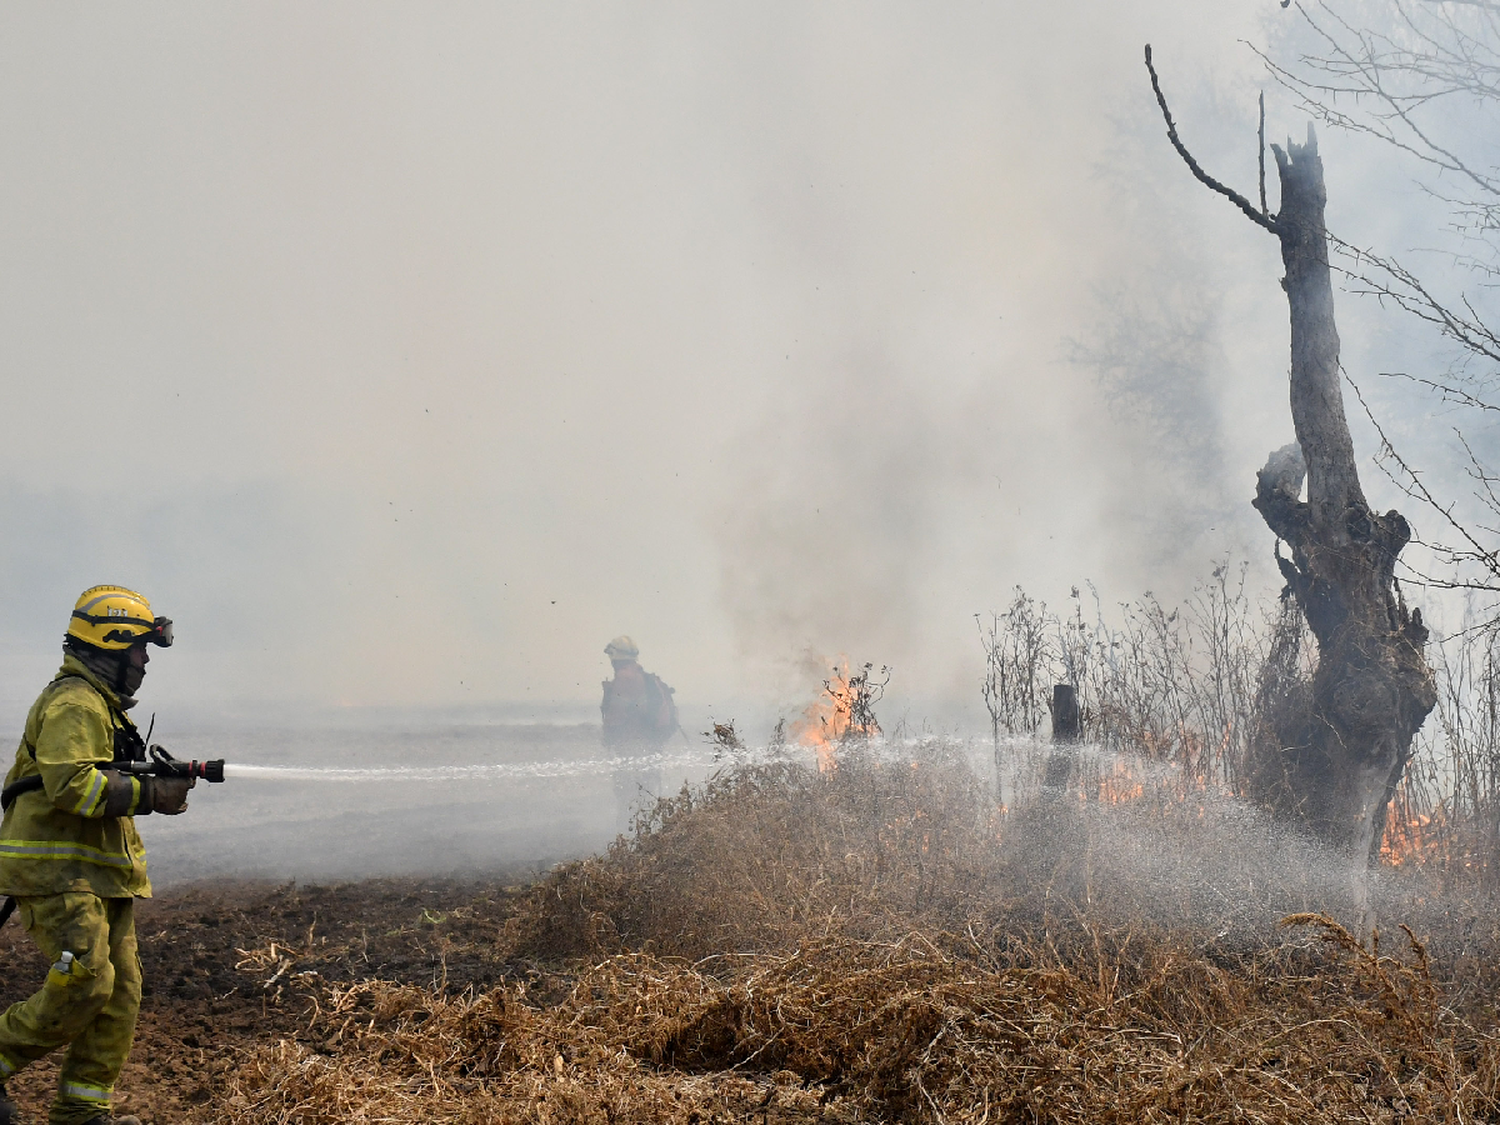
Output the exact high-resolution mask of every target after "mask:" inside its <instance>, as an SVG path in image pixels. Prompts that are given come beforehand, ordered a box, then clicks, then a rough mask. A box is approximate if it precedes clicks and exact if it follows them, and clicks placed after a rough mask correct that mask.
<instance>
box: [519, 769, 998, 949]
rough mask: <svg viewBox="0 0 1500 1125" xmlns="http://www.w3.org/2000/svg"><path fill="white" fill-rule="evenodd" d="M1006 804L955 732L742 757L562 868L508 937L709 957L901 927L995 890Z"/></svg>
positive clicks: (535, 943)
mask: <svg viewBox="0 0 1500 1125" xmlns="http://www.w3.org/2000/svg"><path fill="white" fill-rule="evenodd" d="M998 816H999V813H998V811H997V810H996V809H995V808H994V807H993V802H992V801H991V800H990V799H989V796H988V793H987V790H986V787H985V786H984V784H983V783H981V782H980V781H979V780H978V779H977V778H976V777H975V776H974V775H973V773H972V772H971V771H970V770H969V769H968V767H967V764H966V763H965V762H963V761H962V759H961V757H960V756H959V755H958V752H957V751H956V750H955V749H953V748H952V747H951V746H947V745H946V744H943V743H937V742H934V743H932V744H930V745H929V747H928V748H927V750H926V751H925V752H921V753H918V754H916V755H913V756H912V758H910V759H905V760H885V761H883V760H881V759H880V758H878V757H877V756H875V755H874V754H867V753H848V754H846V755H845V756H844V757H843V758H841V759H840V761H839V764H838V767H837V768H836V769H833V770H829V771H826V772H817V771H811V770H806V769H803V768H801V767H797V766H793V765H789V764H785V763H782V764H774V765H767V766H753V767H744V768H737V769H733V770H729V771H726V772H723V773H721V774H719V775H718V776H716V777H715V778H713V779H711V780H710V781H709V782H708V783H707V784H706V785H705V786H704V787H703V789H702V790H701V791H698V792H688V791H684V792H682V793H680V794H679V795H677V796H676V797H673V798H670V799H666V800H663V801H661V802H660V803H658V805H657V806H656V808H655V809H654V810H652V811H651V812H650V813H649V814H648V815H647V817H646V818H645V819H644V820H643V821H642V822H641V823H640V824H639V825H638V828H637V831H636V834H635V835H634V837H632V838H630V839H628V840H625V841H622V842H619V843H617V844H616V845H615V846H614V847H612V848H611V849H610V851H609V852H608V853H607V854H606V855H604V856H600V857H595V858H591V859H586V860H582V861H579V862H576V863H572V864H568V865H566V866H564V867H562V868H561V869H559V870H557V871H555V872H553V873H552V874H551V875H550V876H549V877H548V878H547V879H545V880H543V881H542V882H541V883H540V884H539V885H538V886H537V888H536V890H535V892H534V893H533V895H532V896H531V898H530V899H529V900H528V901H527V902H526V903H524V904H523V905H522V907H521V908H520V910H519V911H518V913H517V916H516V918H515V919H514V921H513V922H512V925H511V932H510V935H509V937H510V940H512V941H513V942H514V943H515V945H516V948H517V950H518V952H520V953H521V954H523V955H526V956H530V957H536V958H541V959H550V960H556V959H558V958H566V957H582V956H599V955H602V954H609V953H615V952H619V951H621V950H624V949H634V948H647V949H650V950H652V951H653V952H655V953H657V954H661V955H672V956H680V957H686V958H688V959H690V960H694V961H697V960H700V959H702V958H705V957H710V956H713V955H714V954H717V953H722V952H725V951H739V952H750V951H763V950H775V949H787V948H791V947H792V946H794V945H795V944H796V943H797V942H798V941H801V940H803V939H804V938H806V937H807V935H808V934H810V933H814V934H822V933H848V934H852V935H856V936H876V935H882V934H888V933H891V932H903V931H904V930H906V929H908V928H910V926H911V924H912V922H913V920H914V919H917V918H920V917H923V916H933V917H948V918H951V917H955V916H962V915H963V914H964V913H965V912H966V911H967V909H968V908H973V909H978V907H979V905H980V904H981V903H982V902H983V901H986V900H987V899H988V897H989V894H990V888H989V886H988V882H989V875H988V872H989V871H991V870H992V869H993V867H994V864H995V861H996V858H997V848H998V834H999V824H998V820H997V817H998Z"/></svg>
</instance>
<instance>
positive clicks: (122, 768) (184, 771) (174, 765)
mask: <svg viewBox="0 0 1500 1125" xmlns="http://www.w3.org/2000/svg"><path fill="white" fill-rule="evenodd" d="M148 753H149V755H150V758H149V760H147V761H140V762H111V763H110V764H109V766H108V767H106V768H108V769H112V770H114V771H116V772H117V773H123V774H131V775H133V776H135V777H174V778H186V779H188V780H195V779H197V778H202V779H203V780H204V781H208V782H214V783H217V782H221V781H223V780H224V759H223V758H215V759H214V760H213V761H210V762H200V761H198V760H197V759H195V758H193V759H188V760H187V761H183V760H182V759H181V758H174V757H172V755H171V754H169V753H167V751H166V750H165V749H163V748H162V747H160V746H153V747H151V749H150V750H149V751H148ZM42 787H43V785H42V778H41V775H40V774H33V775H32V776H31V777H23V778H21V780H20V781H15V782H12V783H11V784H10V785H7V786H6V787H5V788H4V789H3V790H0V812H3V811H5V810H7V809H9V808H10V806H11V802H13V801H14V800H15V799H16V798H17V797H19V796H20V795H21V794H23V793H34V792H36V791H37V790H38V789H41V788H42ZM15 908H16V900H15V899H14V898H10V897H7V898H6V900H5V904H4V905H3V906H0V926H3V925H5V923H6V922H7V921H8V920H9V919H10V915H11V912H12V911H13V910H15Z"/></svg>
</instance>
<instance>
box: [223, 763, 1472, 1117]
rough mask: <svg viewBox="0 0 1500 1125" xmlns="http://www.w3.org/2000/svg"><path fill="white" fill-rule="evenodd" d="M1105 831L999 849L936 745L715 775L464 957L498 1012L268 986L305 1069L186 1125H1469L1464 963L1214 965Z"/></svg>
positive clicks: (421, 996)
mask: <svg viewBox="0 0 1500 1125" xmlns="http://www.w3.org/2000/svg"><path fill="white" fill-rule="evenodd" d="M1096 804H1097V802H1096ZM1137 805H1138V806H1140V807H1139V808H1136V807H1135V806H1137ZM1118 808H1119V816H1117V815H1116V813H1115V812H1114V811H1113V810H1112V809H1111V808H1110V807H1109V806H1101V807H1100V809H1099V810H1098V811H1097V814H1096V815H1093V816H1092V817H1091V816H1090V815H1087V814H1086V813H1085V812H1080V811H1079V810H1078V807H1077V806H1075V804H1074V803H1072V801H1071V799H1064V800H1061V801H1059V800H1058V799H1057V798H1056V797H1055V796H1054V797H1052V798H1050V799H1045V800H1044V799H1043V798H1042V797H1041V796H1039V795H1038V796H1036V797H1035V798H1034V800H1033V801H1031V802H1030V803H1029V804H1028V805H1027V811H1026V812H1025V814H1024V815H1023V814H1020V813H1010V814H1008V815H1001V814H1000V813H999V812H998V810H997V809H996V807H995V805H994V802H993V800H992V799H990V798H989V797H988V795H987V785H985V784H981V783H980V782H979V781H978V780H977V779H976V778H975V777H974V775H973V774H972V773H971V772H970V771H969V769H968V768H967V766H966V764H965V762H964V760H963V759H962V757H961V756H960V755H959V754H957V753H956V752H955V750H954V748H953V747H950V746H945V745H944V744H942V743H931V744H928V745H926V746H923V747H916V748H912V749H910V750H909V752H908V753H907V754H906V755H905V756H904V757H898V758H895V759H886V760H881V759H880V758H878V757H877V756H876V755H875V754H874V753H870V754H866V755H860V756H854V757H846V758H845V760H844V761H843V762H842V763H841V765H840V766H839V768H838V769H836V770H834V771H832V772H831V773H819V772H817V771H816V770H813V769H810V768H800V767H796V766H792V765H775V766H765V767H755V768H749V767H747V768H740V769H735V770H731V771H728V772H726V773H725V774H724V775H722V776H720V777H719V778H717V779H715V780H714V781H713V782H711V783H710V784H709V785H708V786H706V787H705V788H704V789H703V790H702V791H701V792H697V793H691V794H688V793H685V794H682V795H680V796H679V797H677V798H674V799H672V800H670V801H666V802H663V803H662V804H661V805H660V806H659V807H658V808H657V809H656V810H654V811H653V812H652V813H651V814H650V815H649V816H647V817H646V818H645V819H644V820H643V822H642V823H641V824H639V826H638V830H637V832H636V833H635V835H634V836H633V837H632V838H631V839H629V840H622V841H620V842H619V843H618V844H617V845H616V846H615V847H614V848H613V849H612V850H611V851H610V852H609V853H608V854H606V855H603V856H599V857H596V858H593V859H590V860H587V861H583V862H580V863H576V864H571V865H568V866H567V867H565V868H562V869H560V870H558V871H556V872H554V873H553V874H552V875H551V876H550V877H549V878H548V879H546V880H545V881H543V882H542V883H541V884H539V885H538V886H537V887H536V888H535V890H534V891H533V892H532V894H531V896H530V898H529V899H527V900H525V901H524V902H523V904H522V906H521V909H520V910H519V912H518V913H517V914H516V915H515V916H514V917H513V918H512V920H511V922H510V923H509V924H508V925H507V927H506V929H505V930H504V932H503V933H499V934H496V935H495V941H496V943H497V944H498V945H499V946H501V947H503V949H504V954H505V956H507V957H509V958H512V959H513V960H514V963H515V964H516V965H517V966H519V967H520V968H518V970H517V972H516V973H515V974H514V976H513V979H512V981H511V982H510V983H507V984H505V985H502V986H500V987H498V988H494V989H491V990H488V991H482V992H476V991H473V990H470V991H465V992H463V993H461V994H458V995H452V994H447V993H445V992H444V991H443V990H441V989H433V990H423V989H416V988H411V987H406V986H400V985H396V984H392V983H388V982H381V981H378V980H371V981H364V982H360V983H357V984H354V985H353V986H338V987H335V986H328V985H323V984H320V983H318V981H317V980H316V978H315V977H309V978H306V979H303V980H301V981H300V982H299V985H298V987H301V988H303V989H304V990H305V993H306V995H307V998H308V1002H309V1010H308V1026H309V1032H308V1035H306V1036H304V1037H303V1039H302V1040H301V1041H298V1042H293V1041H290V1040H288V1041H283V1042H281V1043H279V1044H277V1045H274V1046H270V1047H268V1048H266V1049H265V1050H263V1051H261V1052H259V1053H258V1054H256V1055H255V1056H253V1057H251V1058H249V1059H247V1060H246V1061H245V1062H244V1064H243V1065H242V1066H241V1067H240V1068H239V1069H238V1071H236V1072H235V1073H234V1075H233V1076H232V1080H231V1082H230V1084H229V1087H228V1089H227V1090H226V1091H225V1093H224V1096H223V1098H222V1099H219V1100H217V1101H216V1102H215V1103H214V1104H213V1105H211V1106H209V1107H207V1108H206V1109H205V1112H204V1120H210V1119H212V1120H229V1121H233V1122H236V1123H243V1125H248V1123H251V1122H305V1123H312V1122H336V1121H337V1122H343V1121H444V1122H449V1121H451V1122H509V1121H517V1122H520V1121H526V1122H600V1123H603V1122H647V1121H650V1122H659V1121H662V1122H683V1123H684V1125H697V1123H700V1122H709V1121H715V1120H719V1121H752V1120H753V1121H760V1122H767V1123H768V1122H771V1121H783V1122H790V1121H823V1120H826V1121H830V1122H832V1121H856V1120H870V1121H875V1120H879V1121H922V1122H927V1121H932V1122H942V1121H953V1122H974V1123H979V1122H985V1123H988V1122H1012V1121H1013V1122H1122V1123H1123V1122H1155V1121H1161V1122H1182V1121H1206V1122H1220V1121H1222V1122H1293V1121H1297V1122H1302V1121H1307V1122H1335V1121H1340V1122H1342V1121H1350V1120H1354V1121H1375V1122H1384V1121H1389V1122H1396V1121H1452V1122H1461V1121H1462V1122H1470V1121H1480V1120H1491V1119H1494V1118H1495V1117H1496V1116H1500V1094H1497V1076H1500V1043H1497V1041H1496V1039H1495V1038H1494V1037H1493V1036H1492V1035H1491V1034H1490V1033H1489V1031H1488V1028H1487V1027H1486V1028H1485V1029H1484V1030H1482V1031H1481V1030H1476V1027H1475V1026H1474V1024H1475V1023H1476V1022H1482V1021H1483V1020H1484V1019H1485V1018H1487V1014H1486V1007H1485V1006H1486V1004H1487V1003H1488V996H1489V995H1490V994H1491V993H1492V991H1493V990H1492V989H1491V988H1490V986H1489V985H1488V984H1487V983H1481V985H1480V986H1479V987H1478V988H1477V989H1476V988H1474V987H1472V985H1473V982H1474V980H1476V979H1481V978H1478V977H1477V976H1476V974H1474V973H1472V972H1471V971H1470V968H1468V967H1466V966H1472V965H1475V964H1483V965H1488V964H1493V963H1494V962H1495V960H1496V958H1494V956H1493V954H1494V952H1495V951H1496V949H1500V942H1496V941H1495V940H1494V938H1493V936H1492V935H1491V936H1490V937H1488V938H1486V939H1485V940H1484V941H1480V942H1478V943H1477V944H1475V943H1474V942H1472V941H1471V943H1470V945H1469V947H1467V952H1466V954H1465V956H1466V957H1467V958H1468V960H1467V961H1464V962H1462V963H1460V961H1458V960H1456V959H1449V960H1447V961H1443V960H1442V959H1441V958H1439V957H1433V956H1429V953H1428V951H1427V949H1426V947H1424V945H1423V944H1422V943H1421V942H1420V941H1418V940H1417V939H1416V938H1415V937H1413V936H1411V935H1407V936H1406V939H1405V940H1403V941H1402V942H1400V943H1399V946H1400V948H1399V949H1398V950H1397V951H1396V952H1394V953H1393V952H1390V951H1388V950H1384V951H1383V950H1381V949H1380V948H1379V947H1378V946H1377V947H1376V948H1374V949H1366V948H1364V947H1362V946H1361V945H1360V943H1359V942H1358V941H1356V940H1355V939H1354V938H1353V937H1352V936H1350V935H1349V934H1348V933H1347V932H1346V931H1345V930H1343V929H1342V928H1341V927H1340V926H1339V925H1338V924H1337V923H1335V922H1334V921H1332V920H1331V919H1329V918H1327V917H1325V916H1322V915H1320V914H1315V913H1308V912H1304V913H1300V914H1297V915H1294V916H1292V917H1290V918H1288V919H1287V920H1286V921H1287V924H1286V926H1285V927H1284V928H1282V929H1280V930H1277V929H1275V920H1276V915H1271V916H1269V917H1268V918H1267V919H1266V922H1267V923H1268V924H1267V925H1266V926H1265V927H1263V928H1262V930H1260V931H1258V932H1257V934H1255V935H1251V936H1249V937H1247V936H1245V935H1240V936H1238V937H1237V938H1231V939H1230V940H1225V939H1224V936H1223V933H1222V932H1220V931H1218V930H1216V929H1215V928H1214V926H1205V925H1203V924H1201V921H1200V920H1199V914H1200V912H1199V911H1198V909H1197V907H1196V906H1195V905H1194V903H1193V902H1192V901H1191V900H1184V901H1182V902H1178V903H1173V904H1167V905H1166V906H1163V904H1160V903H1153V902H1150V901H1147V900H1148V899H1149V898H1150V897H1151V896H1152V895H1154V894H1155V892H1154V891H1153V890H1152V889H1151V887H1150V885H1149V884H1148V883H1144V882H1140V881H1132V880H1135V879H1136V876H1135V875H1133V874H1132V868H1131V866H1130V865H1129V864H1122V863H1119V862H1115V860H1114V859H1112V853H1113V851H1114V850H1115V846H1116V844H1117V843H1118V840H1119V839H1120V838H1121V837H1120V836H1119V834H1118V833H1119V831H1122V829H1120V825H1119V824H1117V823H1116V821H1119V822H1120V823H1134V822H1133V821H1131V820H1130V817H1132V816H1134V817H1137V819H1139V817H1140V815H1141V812H1142V809H1144V810H1145V814H1144V815H1145V819H1146V820H1148V821H1150V822H1151V823H1161V822H1162V818H1163V816H1164V815H1165V813H1164V807H1163V808H1158V807H1156V806H1154V805H1152V804H1151V802H1149V801H1146V802H1144V803H1143V802H1141V801H1139V800H1137V801H1136V802H1134V803H1133V804H1122V805H1121V806H1118ZM1127 814H1128V815H1127ZM1203 815H1204V814H1203V811H1202V809H1198V810H1197V811H1195V812H1192V813H1191V814H1190V815H1184V816H1183V817H1182V818H1180V821H1169V822H1168V823H1169V824H1170V831H1171V832H1172V833H1174V834H1182V833H1188V834H1190V833H1191V832H1192V831H1194V829H1193V828H1192V827H1191V825H1192V824H1200V823H1202V820H1203ZM1121 817H1123V818H1124V819H1123V820H1121V819H1120V818H1121ZM1111 825H1114V829H1110V826H1111ZM1253 827H1254V825H1253V824H1252V828H1253ZM1112 830H1113V831H1115V832H1116V834H1115V835H1113V836H1112V835H1110V831H1112ZM1059 841H1062V842H1063V845H1064V846H1062V847H1061V848H1060V847H1059ZM1191 844H1192V841H1191V838H1190V837H1189V839H1188V850H1189V851H1191V850H1192V849H1191ZM1059 850H1061V851H1063V852H1072V853H1076V854H1074V857H1073V860H1072V861H1071V862H1070V863H1062V862H1059V861H1058V852H1059ZM1147 850H1148V851H1150V850H1152V849H1151V848H1148V849H1147ZM1216 924H1217V923H1215V925H1216ZM245 961H246V964H247V965H260V964H263V965H264V966H266V967H269V966H271V965H272V964H273V962H275V963H277V964H279V961H275V959H274V958H273V957H271V955H270V951H264V955H263V956H257V955H256V953H255V951H251V952H250V953H249V954H247V955H246V957H245ZM523 969H524V971H523ZM264 972H265V970H264V969H263V970H262V974H263V975H264ZM1466 977H1467V980H1468V983H1469V984H1470V986H1471V987H1470V989H1469V991H1467V992H1465V991H1462V990H1461V989H1460V988H1459V987H1458V986H1457V984H1456V983H1455V982H1457V981H1459V980H1461V979H1465V978H1466Z"/></svg>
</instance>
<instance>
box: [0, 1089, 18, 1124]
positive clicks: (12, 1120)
mask: <svg viewBox="0 0 1500 1125" xmlns="http://www.w3.org/2000/svg"><path fill="white" fill-rule="evenodd" d="M20 1120H21V1111H20V1110H19V1109H17V1108H16V1103H15V1102H13V1101H11V1100H10V1099H9V1098H8V1097H6V1096H5V1087H4V1086H0V1125H17V1123H18V1122H19V1121H20Z"/></svg>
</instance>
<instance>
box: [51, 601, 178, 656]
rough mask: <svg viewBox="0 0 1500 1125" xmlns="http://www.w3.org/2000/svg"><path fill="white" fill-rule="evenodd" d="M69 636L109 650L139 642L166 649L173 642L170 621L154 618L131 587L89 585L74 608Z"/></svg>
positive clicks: (147, 606) (144, 602)
mask: <svg viewBox="0 0 1500 1125" xmlns="http://www.w3.org/2000/svg"><path fill="white" fill-rule="evenodd" d="M68 636H70V637H72V638H73V639H74V640H77V641H82V642H83V643H84V644H86V645H93V646H94V647H95V648H100V649H105V650H107V651H112V652H118V651H120V650H122V649H127V648H132V647H133V646H135V645H142V644H153V645H161V646H162V647H163V648H165V647H166V646H168V645H170V644H171V643H172V621H171V619H170V618H167V617H153V616H152V615H151V603H150V602H148V601H147V600H146V599H145V598H143V597H141V595H140V594H137V593H136V592H135V591H134V590H127V589H125V587H124V586H90V587H89V588H88V589H87V590H85V591H84V592H83V593H82V594H80V595H79V598H78V603H77V604H76V605H75V606H74V607H73V617H72V619H71V620H70V621H69V622H68Z"/></svg>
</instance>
